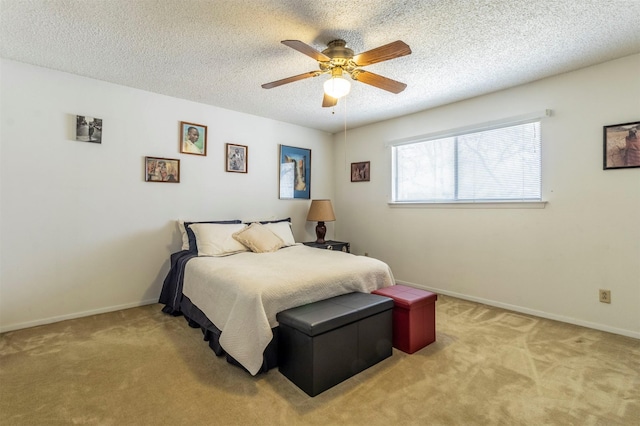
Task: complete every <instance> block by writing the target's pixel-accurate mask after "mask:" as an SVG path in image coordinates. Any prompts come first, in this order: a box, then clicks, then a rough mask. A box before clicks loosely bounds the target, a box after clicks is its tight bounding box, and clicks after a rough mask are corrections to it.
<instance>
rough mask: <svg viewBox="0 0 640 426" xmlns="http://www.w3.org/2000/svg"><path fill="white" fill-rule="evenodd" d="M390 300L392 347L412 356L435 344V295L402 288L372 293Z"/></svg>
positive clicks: (379, 290)
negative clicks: (391, 301)
mask: <svg viewBox="0 0 640 426" xmlns="http://www.w3.org/2000/svg"><path fill="white" fill-rule="evenodd" d="M373 293H374V294H378V295H380V296H387V297H390V298H392V299H393V302H394V308H393V347H394V348H397V349H400V350H401V351H403V352H406V353H409V354H412V353H414V352H416V351H418V350H420V349H422V348H424V347H425V346H427V345H428V344H430V343H433V342H435V340H436V303H435V302H436V300H438V295H437V294H435V293H431V292H429V291H426V290H420V289H417V288H413V287H407V286H404V285H394V286H391V287H385V288H381V289H378V290H375V291H373Z"/></svg>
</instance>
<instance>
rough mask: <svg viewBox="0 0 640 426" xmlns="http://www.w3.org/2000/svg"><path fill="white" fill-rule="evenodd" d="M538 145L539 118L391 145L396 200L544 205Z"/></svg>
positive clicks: (394, 197)
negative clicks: (504, 202) (505, 202)
mask: <svg viewBox="0 0 640 426" xmlns="http://www.w3.org/2000/svg"><path fill="white" fill-rule="evenodd" d="M540 146H541V139H540V121H539V120H537V121H532V122H527V123H520V124H515V125H505V126H503V127H492V128H491V129H488V130H482V131H470V132H465V133H461V134H457V135H452V136H447V137H442V138H437V139H430V140H422V141H420V140H418V141H415V142H411V143H403V144H400V145H396V146H393V148H392V158H393V171H394V173H393V201H394V202H421V203H424V202H495V201H540V200H541V161H540V160H541V154H540Z"/></svg>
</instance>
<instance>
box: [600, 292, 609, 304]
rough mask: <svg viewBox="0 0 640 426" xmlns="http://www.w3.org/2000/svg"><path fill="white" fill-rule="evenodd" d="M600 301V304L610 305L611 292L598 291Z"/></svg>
mask: <svg viewBox="0 0 640 426" xmlns="http://www.w3.org/2000/svg"><path fill="white" fill-rule="evenodd" d="M599 293H600V301H601V302H602V303H611V290H602V289H600V291H599Z"/></svg>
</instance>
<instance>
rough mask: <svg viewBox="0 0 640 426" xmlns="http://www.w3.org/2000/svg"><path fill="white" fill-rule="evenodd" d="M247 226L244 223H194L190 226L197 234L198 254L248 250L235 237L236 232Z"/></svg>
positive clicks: (220, 254) (223, 253)
mask: <svg viewBox="0 0 640 426" xmlns="http://www.w3.org/2000/svg"><path fill="white" fill-rule="evenodd" d="M246 226H247V225H245V224H243V223H237V224H235V223H225V224H222V223H194V224H192V225H189V228H191V230H192V231H193V233H194V234H195V236H196V244H197V246H198V256H227V255H230V254H234V253H240V252H243V251H248V249H247V248H246V247H245V246H244V245H242V244H241V243H239V242H238V241H236V240H235V239H234V238H233V234H234V232H238V231H241V230H242V229H244V228H246Z"/></svg>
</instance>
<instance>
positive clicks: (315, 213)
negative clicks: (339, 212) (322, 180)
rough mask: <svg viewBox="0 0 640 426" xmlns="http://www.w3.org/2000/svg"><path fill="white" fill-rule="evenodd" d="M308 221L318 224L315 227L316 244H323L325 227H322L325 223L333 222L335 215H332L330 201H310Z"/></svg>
mask: <svg viewBox="0 0 640 426" xmlns="http://www.w3.org/2000/svg"><path fill="white" fill-rule="evenodd" d="M307 220H308V221H314V222H318V225H317V226H316V237H317V238H318V239H317V240H316V243H318V244H324V236H325V235H326V233H327V227H326V226H324V223H325V222H333V221H334V220H336V215H335V214H333V207H332V206H331V200H313V201H311V207H309V214H308V215H307Z"/></svg>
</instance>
